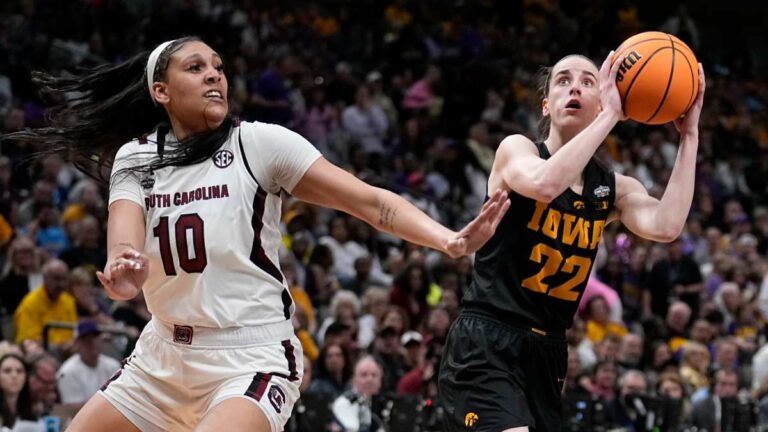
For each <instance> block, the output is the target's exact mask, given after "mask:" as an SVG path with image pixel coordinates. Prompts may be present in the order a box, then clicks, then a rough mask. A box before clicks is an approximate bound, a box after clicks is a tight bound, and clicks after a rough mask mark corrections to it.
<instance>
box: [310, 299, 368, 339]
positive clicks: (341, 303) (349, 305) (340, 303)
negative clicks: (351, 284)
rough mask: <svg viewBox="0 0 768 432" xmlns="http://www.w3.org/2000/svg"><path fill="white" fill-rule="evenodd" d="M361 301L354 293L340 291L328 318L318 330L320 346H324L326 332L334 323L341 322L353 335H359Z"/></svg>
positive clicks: (333, 301)
mask: <svg viewBox="0 0 768 432" xmlns="http://www.w3.org/2000/svg"><path fill="white" fill-rule="evenodd" d="M360 309H361V305H360V299H359V298H358V297H357V296H356V295H355V293H353V292H352V291H347V290H340V291H337V292H336V294H334V296H333V299H332V300H331V306H330V308H329V314H328V318H326V319H325V320H324V321H323V324H322V325H321V326H320V329H319V330H318V335H319V336H320V338H319V339H320V341H319V342H320V344H321V345H322V344H323V338H324V336H325V331H326V330H327V329H328V327H329V326H330V325H331V324H332V323H334V322H339V323H342V324H344V325H345V326H346V327H347V328H349V329H350V330H351V331H352V333H353V334H357V318H358V317H359V316H360Z"/></svg>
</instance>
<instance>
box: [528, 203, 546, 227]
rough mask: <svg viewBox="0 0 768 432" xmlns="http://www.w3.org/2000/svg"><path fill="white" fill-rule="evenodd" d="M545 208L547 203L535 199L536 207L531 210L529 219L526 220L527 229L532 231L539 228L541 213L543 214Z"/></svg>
mask: <svg viewBox="0 0 768 432" xmlns="http://www.w3.org/2000/svg"><path fill="white" fill-rule="evenodd" d="M546 209H547V203H543V202H541V201H536V209H535V210H534V211H533V216H531V220H530V221H528V229H529V230H532V231H538V230H539V222H541V215H543V214H544V210H546Z"/></svg>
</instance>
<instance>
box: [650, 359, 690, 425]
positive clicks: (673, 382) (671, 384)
mask: <svg viewBox="0 0 768 432" xmlns="http://www.w3.org/2000/svg"><path fill="white" fill-rule="evenodd" d="M656 394H657V395H659V396H660V397H662V398H667V399H669V400H671V401H680V402H681V403H682V407H681V410H680V413H679V417H678V424H681V425H686V423H687V421H688V419H689V418H690V416H691V409H692V405H691V402H690V400H689V399H687V398H686V393H685V386H684V385H683V380H682V378H680V375H679V374H678V373H677V372H665V373H663V374H661V376H660V377H659V382H658V383H657V384H656Z"/></svg>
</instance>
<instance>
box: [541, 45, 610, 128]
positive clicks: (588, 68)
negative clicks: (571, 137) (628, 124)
mask: <svg viewBox="0 0 768 432" xmlns="http://www.w3.org/2000/svg"><path fill="white" fill-rule="evenodd" d="M597 76H598V71H597V67H596V66H595V65H594V64H593V63H592V62H591V61H589V60H587V59H585V58H583V57H579V56H569V57H565V58H564V59H562V60H560V61H559V62H557V64H555V66H554V67H553V68H552V73H551V74H550V78H549V93H548V95H547V98H546V99H544V101H543V102H542V114H543V115H544V116H549V117H550V119H551V121H552V127H555V128H572V127H576V128H579V129H583V128H585V127H586V126H587V125H589V124H590V123H591V122H592V121H593V120H594V119H595V117H597V114H598V113H599V112H600V109H601V107H600V87H599V86H598V82H597Z"/></svg>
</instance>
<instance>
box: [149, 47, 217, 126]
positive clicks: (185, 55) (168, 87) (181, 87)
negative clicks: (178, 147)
mask: <svg viewBox="0 0 768 432" xmlns="http://www.w3.org/2000/svg"><path fill="white" fill-rule="evenodd" d="M164 90H165V93H164V94H162V95H161V97H160V98H158V102H160V103H162V104H163V105H165V108H166V110H167V111H168V115H169V116H170V117H171V118H172V119H174V118H175V119H176V121H177V122H178V124H179V125H180V126H181V127H182V128H184V129H185V130H186V131H187V132H192V133H196V132H202V131H206V130H209V129H215V128H217V127H218V126H219V125H221V123H222V122H223V121H224V117H225V116H226V115H227V112H228V110H229V105H228V103H227V90H228V85H227V77H226V76H225V75H224V64H223V63H222V61H221V57H219V55H218V54H217V53H216V52H215V51H214V50H213V49H211V47H209V46H208V45H206V44H205V43H203V42H199V41H191V42H187V43H185V44H184V45H183V46H182V47H181V49H179V50H178V51H176V52H175V53H173V55H171V59H170V61H169V62H168V69H167V71H166V83H165V87H164Z"/></svg>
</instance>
